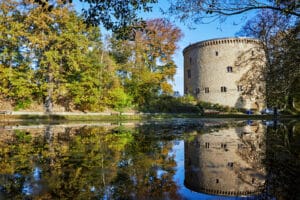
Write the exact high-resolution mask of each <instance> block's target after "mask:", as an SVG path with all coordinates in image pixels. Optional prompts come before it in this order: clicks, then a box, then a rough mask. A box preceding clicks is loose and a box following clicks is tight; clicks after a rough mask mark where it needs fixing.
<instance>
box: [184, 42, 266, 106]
mask: <svg viewBox="0 0 300 200" xmlns="http://www.w3.org/2000/svg"><path fill="white" fill-rule="evenodd" d="M183 55H184V92H185V94H191V95H193V96H194V97H196V98H197V99H198V100H200V101H205V102H211V103H218V104H221V105H225V106H230V107H239V108H246V109H250V108H251V109H256V110H261V109H262V108H263V107H264V91H265V84H264V81H262V77H263V76H262V69H263V68H264V65H265V56H264V53H263V50H262V48H261V43H260V42H259V40H256V39H250V38H222V39H213V40H207V41H202V42H198V43H195V44H192V45H189V46H188V47H186V48H185V49H184V50H183ZM221 87H223V88H222V89H221ZM222 90H223V91H222ZM225 90H226V91H225Z"/></svg>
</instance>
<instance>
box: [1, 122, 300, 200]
mask: <svg viewBox="0 0 300 200" xmlns="http://www.w3.org/2000/svg"><path fill="white" fill-rule="evenodd" d="M266 131H267V134H266ZM183 141H185V142H184V143H185V148H180V149H178V151H177V152H176V151H175V149H176V148H177V146H178V144H179V143H180V144H183ZM299 144H300V136H299V123H298V124H297V123H292V122H290V123H289V124H288V125H287V126H285V125H283V124H282V123H281V124H280V125H279V126H277V128H273V127H271V128H270V127H266V126H265V125H263V124H261V123H259V122H254V123H252V125H246V123H244V122H233V121H224V120H222V121H219V120H209V121H207V120H206V121H205V120H174V121H171V122H159V123H158V122H153V123H146V124H140V125H136V126H131V127H127V126H119V125H111V124H105V125H92V126H89V125H85V126H81V125H76V126H72V125H45V126H44V125H42V126H41V125H39V126H2V129H1V130H0V199H71V198H73V199H199V198H201V193H210V194H211V195H210V196H209V195H208V196H205V197H207V198H208V197H209V198H210V199H214V198H222V196H223V197H225V196H227V197H229V196H236V195H239V196H249V195H250V196H251V197H253V194H259V195H258V196H254V197H255V198H262V199H264V198H269V197H276V198H280V199H289V197H293V198H294V197H297V195H298V196H299V194H297V190H296V187H297V185H299V176H298V175H299ZM179 154H180V155H182V157H183V156H184V155H185V167H184V166H183V165H182V166H181V165H179V164H178V163H179V160H178V157H179V156H180V155H179ZM264 164H267V165H264ZM184 169H185V174H186V176H185V177H184V176H180V177H179V180H178V179H177V178H175V177H178V174H181V171H183V170H184ZM291 177H294V178H291ZM184 180H185V185H186V186H187V187H188V188H190V189H192V190H195V191H198V192H201V193H197V192H191V190H188V189H187V188H186V187H185V186H184V184H183V182H184ZM216 191H218V192H216ZM219 191H222V192H219ZM243 191H246V193H242V192H243ZM234 192H237V193H234ZM247 192H248V193H247ZM187 193H190V194H189V195H187ZM199 195H200V196H199ZM214 195H222V196H218V197H215V196H214ZM290 199H292V198H290ZM294 199H295V198H294Z"/></svg>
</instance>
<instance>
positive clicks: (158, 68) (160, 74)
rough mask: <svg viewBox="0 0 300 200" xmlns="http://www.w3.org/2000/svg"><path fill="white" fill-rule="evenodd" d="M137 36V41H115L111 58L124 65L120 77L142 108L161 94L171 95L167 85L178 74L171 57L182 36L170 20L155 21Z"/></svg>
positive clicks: (169, 87) (149, 22)
mask: <svg viewBox="0 0 300 200" xmlns="http://www.w3.org/2000/svg"><path fill="white" fill-rule="evenodd" d="M134 35H135V38H134V41H129V40H126V41H123V42H121V44H120V43H119V42H116V41H115V42H114V43H113V47H112V55H113V56H114V57H115V59H116V61H117V62H119V63H120V64H122V66H123V67H122V68H121V69H120V75H121V77H122V78H123V81H122V82H123V83H124V85H125V88H126V89H127V92H129V93H130V94H131V96H133V98H134V102H135V103H137V104H138V105H140V106H142V105H147V104H149V103H150V101H151V99H153V98H156V97H157V96H158V95H159V94H169V93H171V92H172V87H171V85H170V84H169V82H168V81H171V80H173V76H174V74H175V72H176V65H175V63H174V61H173V57H172V56H173V55H174V53H175V50H176V49H177V44H176V43H177V42H178V40H179V39H180V38H181V36H182V33H181V31H180V29H178V28H177V27H176V26H174V25H173V24H172V23H171V22H170V21H168V20H165V19H153V20H149V21H147V22H146V27H145V30H143V31H136V32H135V34H134ZM124 48H125V49H124ZM128 49H130V51H129V50H128Z"/></svg>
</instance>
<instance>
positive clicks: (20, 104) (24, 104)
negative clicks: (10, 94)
mask: <svg viewBox="0 0 300 200" xmlns="http://www.w3.org/2000/svg"><path fill="white" fill-rule="evenodd" d="M31 103H32V102H31V100H30V99H24V100H22V99H19V100H17V101H16V105H15V107H14V110H15V111H18V110H22V109H26V108H28V107H29V106H30V105H31Z"/></svg>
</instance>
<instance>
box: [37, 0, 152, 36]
mask: <svg viewBox="0 0 300 200" xmlns="http://www.w3.org/2000/svg"><path fill="white" fill-rule="evenodd" d="M35 2H38V3H39V4H41V5H42V6H43V7H44V8H46V9H47V10H51V9H52V8H53V7H54V5H55V1H54V3H53V2H52V1H50V0H35ZM49 2H50V3H49ZM60 2H63V3H65V4H66V3H72V2H73V1H72V0H61V1H60ZM80 2H84V3H87V4H88V5H89V7H88V8H84V9H83V15H84V17H85V21H86V22H87V23H88V24H90V25H99V24H102V25H103V26H104V27H105V28H106V29H108V30H112V31H113V32H115V33H118V36H119V37H128V36H129V34H130V33H131V30H132V29H140V28H142V27H141V26H140V24H139V25H138V23H137V22H139V21H142V19H141V18H140V17H138V12H140V11H143V12H149V11H151V9H152V7H151V6H150V4H154V3H157V0H134V1H133V0H122V1H119V0H94V1H91V0H80ZM137 25H138V26H137Z"/></svg>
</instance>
